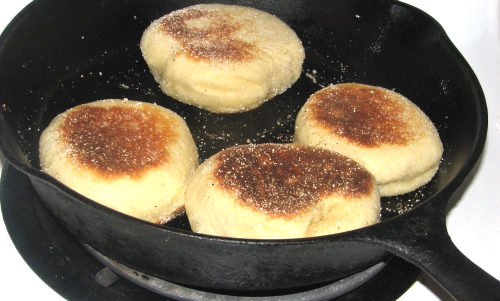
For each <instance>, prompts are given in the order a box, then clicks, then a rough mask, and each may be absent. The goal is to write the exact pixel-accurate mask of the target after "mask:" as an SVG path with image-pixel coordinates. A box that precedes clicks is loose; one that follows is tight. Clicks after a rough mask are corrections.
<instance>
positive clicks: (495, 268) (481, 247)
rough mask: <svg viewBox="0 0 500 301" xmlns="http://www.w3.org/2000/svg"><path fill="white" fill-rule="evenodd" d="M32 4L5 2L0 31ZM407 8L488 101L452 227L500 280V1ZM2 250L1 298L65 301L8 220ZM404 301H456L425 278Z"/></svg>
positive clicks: (430, 1)
mask: <svg viewBox="0 0 500 301" xmlns="http://www.w3.org/2000/svg"><path fill="white" fill-rule="evenodd" d="M29 2H30V0H16V1H6V0H1V1H0V31H2V30H3V29H4V28H5V26H7V24H8V23H9V22H10V20H11V19H12V18H13V17H14V16H15V15H16V14H17V13H18V12H19V11H20V10H21V9H22V8H23V7H24V6H26V5H27V4H28V3H29ZM402 2H406V3H408V4H411V5H413V6H415V7H418V8H420V9H421V10H423V11H425V12H427V13H428V14H429V15H431V16H432V17H434V18H435V19H436V20H437V21H438V22H439V23H440V24H441V25H442V26H443V28H444V29H445V30H446V32H447V34H448V36H449V37H450V39H451V40H452V41H453V43H454V44H455V46H457V48H458V49H459V50H460V52H461V53H462V55H463V56H464V57H465V58H466V60H467V61H468V62H469V64H470V65H471V66H472V68H473V70H474V72H475V73H476V75H477V77H478V78H479V81H480V83H481V85H482V87H483V90H484V93H485V95H486V99H487V102H488V112H489V129H488V138H487V141H486V147H485V151H484V154H483V160H482V163H481V164H480V166H479V167H478V170H477V173H476V175H475V176H474V178H473V179H472V181H471V183H470V185H469V186H468V187H467V189H466V190H465V192H464V193H463V195H462V197H461V198H460V199H459V201H458V202H457V204H456V205H455V206H454V207H453V208H452V209H451V210H450V212H449V214H448V216H447V227H448V231H449V233H450V236H451V238H452V240H453V242H454V243H455V244H456V246H457V247H458V248H459V249H460V250H461V251H462V252H463V253H464V254H465V255H466V256H467V257H469V258H470V259H471V260H472V261H474V262H475V263H476V264H477V265H479V266H480V267H482V268H483V269H484V270H486V271H487V272H488V273H490V274H491V275H493V276H494V277H496V278H497V279H500V197H499V195H500V183H499V180H500V160H499V159H498V156H499V154H500V99H499V98H500V0H474V1H470V0H405V1H402ZM0 84H1V83H0ZM0 156H1V155H0ZM0 168H1V163H0ZM0 246H1V247H0V269H1V273H0V283H1V284H2V285H1V286H2V289H1V292H0V294H1V296H15V299H16V300H30V299H32V300H35V299H36V300H52V301H56V300H63V298H62V297H60V296H59V295H58V294H57V293H55V292H54V291H53V290H52V289H51V288H49V287H48V286H47V285H46V284H45V283H44V282H43V281H41V280H40V279H39V278H38V276H36V275H35V274H34V273H33V271H32V270H31V269H30V268H29V267H28V266H27V265H26V263H25V262H24V260H23V259H22V258H21V256H20V255H19V253H18V252H17V251H16V249H15V247H14V245H13V244H12V242H11V240H10V237H9V236H8V234H7V231H6V229H5V225H4V223H3V217H2V219H1V221H0ZM1 299H3V298H1ZM399 300H402V301H414V300H428V301H432V300H453V299H452V298H451V297H450V296H449V295H448V294H447V293H446V292H444V291H443V290H442V289H441V288H440V287H439V286H438V285H437V284H436V283H434V282H433V281H432V279H430V278H429V277H426V276H425V275H424V276H423V277H422V278H421V279H420V280H419V281H417V282H416V283H415V284H414V285H413V286H412V287H411V288H410V289H409V290H408V291H407V292H406V293H405V294H404V295H403V296H402V297H401V298H400V299H399Z"/></svg>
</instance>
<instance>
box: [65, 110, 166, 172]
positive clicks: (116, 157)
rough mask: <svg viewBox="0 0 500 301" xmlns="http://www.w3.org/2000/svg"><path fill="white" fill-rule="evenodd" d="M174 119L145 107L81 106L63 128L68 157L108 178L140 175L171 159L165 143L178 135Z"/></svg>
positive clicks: (69, 116) (69, 115)
mask: <svg viewBox="0 0 500 301" xmlns="http://www.w3.org/2000/svg"><path fill="white" fill-rule="evenodd" d="M172 122H173V121H171V120H170V119H169V118H167V117H165V116H162V115H159V114H158V113H155V112H153V111H152V110H151V109H149V108H145V107H134V108H123V107H94V106H82V107H80V108H78V109H75V110H73V111H72V112H70V113H69V114H68V115H67V116H66V118H65V120H64V123H63V124H62V126H61V128H60V130H61V137H62V139H64V140H65V143H66V144H67V145H69V149H68V156H72V157H74V159H75V160H76V161H77V162H79V163H80V164H81V165H82V166H89V167H92V168H93V169H95V170H97V171H98V172H99V173H101V174H102V176H104V177H107V178H113V177H117V176H122V175H127V176H130V177H137V176H140V174H141V172H143V171H145V170H147V169H149V168H153V167H156V166H159V165H161V164H165V163H166V162H167V161H168V159H169V156H168V152H167V148H166V145H168V143H169V141H171V140H172V139H173V138H174V135H176V134H175V132H174V131H173V129H172Z"/></svg>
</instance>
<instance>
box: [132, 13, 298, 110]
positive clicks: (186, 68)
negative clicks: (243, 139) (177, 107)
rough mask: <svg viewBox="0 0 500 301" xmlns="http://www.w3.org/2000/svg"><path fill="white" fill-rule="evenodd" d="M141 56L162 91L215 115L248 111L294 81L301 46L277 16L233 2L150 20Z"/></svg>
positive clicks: (283, 89)
mask: <svg viewBox="0 0 500 301" xmlns="http://www.w3.org/2000/svg"><path fill="white" fill-rule="evenodd" d="M140 47H141V51H142V54H143V57H144V59H145V61H146V63H147V64H148V66H149V68H150V70H151V72H152V74H153V75H154V78H155V80H156V81H157V82H158V83H159V84H160V88H161V89H162V91H163V92H164V93H165V94H167V95H169V96H171V97H173V98H175V99H177V100H179V101H181V102H184V103H187V104H190V105H194V106H198V107H201V108H204V109H207V110H209V111H212V112H216V113H236V112H243V111H248V110H252V109H254V108H256V107H258V106H260V105H261V104H262V103H263V102H265V101H266V100H269V99H271V98H273V97H274V96H276V95H278V94H281V93H282V92H284V91H285V90H286V89H288V88H289V87H290V86H291V85H292V84H293V83H295V81H296V80H297V79H298V78H299V76H300V74H301V72H302V63H303V61H304V56H305V54H304V49H303V46H302V43H301V41H300V39H299V38H298V37H297V35H296V34H295V32H294V31H293V30H292V29H291V28H290V27H289V26H288V25H286V24H285V23H284V22H282V21H281V20H280V19H278V18H277V17H275V16H273V15H271V14H268V13H266V12H263V11H260V10H257V9H254V8H250V7H243V6H237V5H224V4H200V5H195V6H190V7H187V8H184V9H181V10H178V11H173V12H171V13H170V14H168V15H165V16H163V17H161V18H159V19H157V20H155V21H154V22H153V23H152V24H151V25H150V26H149V27H148V28H147V29H146V30H145V31H144V34H143V36H142V39H141V44H140Z"/></svg>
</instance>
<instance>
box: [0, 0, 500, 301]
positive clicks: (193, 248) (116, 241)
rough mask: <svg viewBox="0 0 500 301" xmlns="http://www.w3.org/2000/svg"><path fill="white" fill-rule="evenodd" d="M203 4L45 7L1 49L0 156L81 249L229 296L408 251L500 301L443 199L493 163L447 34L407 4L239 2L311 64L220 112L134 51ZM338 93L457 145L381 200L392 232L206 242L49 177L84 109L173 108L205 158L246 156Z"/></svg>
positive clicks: (327, 275) (425, 265) (481, 112)
mask: <svg viewBox="0 0 500 301" xmlns="http://www.w3.org/2000/svg"><path fill="white" fill-rule="evenodd" d="M200 2H203V1H166V0H147V1H139V0H127V1H125V0H100V1H99V0H82V1H67V0H39V1H34V2H33V3H32V4H30V5H29V6H28V7H27V8H26V9H25V10H23V11H22V12H21V13H20V14H19V15H18V16H17V17H16V18H15V20H14V21H13V22H12V23H11V24H10V25H9V26H8V27H7V29H6V30H5V32H4V33H3V34H2V36H1V38H0V82H1V88H0V99H1V104H2V108H1V114H2V122H1V127H0V137H1V140H0V141H1V150H2V152H3V153H4V155H5V157H6V158H7V159H8V160H9V161H10V162H11V163H12V164H13V165H14V166H15V167H16V168H18V169H19V170H21V171H23V172H24V173H26V174H27V175H28V176H29V177H30V180H31V182H32V184H33V186H34V187H35V189H36V190H37V193H38V194H39V195H40V197H41V198H42V200H43V201H44V203H45V204H46V206H47V207H48V208H49V209H50V210H51V211H52V212H53V213H54V214H55V216H57V217H58V218H59V219H60V220H61V221H62V223H63V224H64V225H66V227H68V229H69V230H70V231H71V232H72V233H73V234H74V235H75V236H76V237H78V238H79V239H80V240H81V242H83V243H85V244H88V245H90V246H91V247H92V248H94V249H95V250H97V251H99V252H100V253H102V254H103V255H106V256H108V257H109V258H111V259H114V260H116V261H118V262H121V263H123V264H125V265H128V266H130V267H132V268H134V269H136V270H140V271H142V272H144V273H146V274H150V275H153V276H157V277H159V278H163V279H166V280H169V281H173V282H176V283H180V284H183V285H187V286H192V287H200V288H205V289H210V290H217V291H247V292H255V291H276V290H282V289H289V288H292V287H301V286H308V285H316V284H319V283H321V282H326V281H330V280H333V279H337V278H340V277H345V276H347V275H350V274H353V273H355V272H357V271H360V270H363V269H366V268H367V267H370V266H372V265H374V264H376V263H377V262H380V261H382V260H387V258H388V257H389V256H390V254H396V255H398V256H400V257H402V258H404V259H406V260H408V261H409V262H412V263H414V264H416V265H417V266H419V267H420V268H422V270H424V271H425V272H427V273H428V274H429V275H430V276H432V277H433V278H434V279H435V280H437V282H439V283H440V284H441V285H442V286H443V287H444V288H445V289H446V290H448V291H449V292H450V293H451V294H452V295H453V296H454V297H456V298H457V299H463V300H488V299H491V300H493V299H495V300H499V299H500V283H499V282H498V281H497V280H496V279H494V278H493V277H491V276H490V275H488V274H487V273H485V272H484V271H482V270H481V269H480V268H478V267H477V266H476V265H475V264H474V263H472V262H471V261H470V260H468V259H467V258H466V257H465V256H464V255H463V254H462V253H461V252H460V251H459V250H458V249H457V248H456V247H455V246H454V245H453V243H452V242H451V239H450V237H449V236H448V234H447V231H446V226H445V210H446V206H447V202H448V200H449V199H450V197H451V196H452V195H453V193H454V192H455V191H456V190H457V188H459V186H460V185H461V184H462V182H463V181H464V179H465V178H466V176H467V174H468V173H469V172H470V170H471V169H472V168H473V167H474V165H475V164H476V161H477V160H478V159H479V157H480V154H481V152H482V149H483V145H484V142H485V138H486V131H487V109H486V103H485V99H484V95H483V93H482V90H481V87H480V85H479V83H478V80H477V78H476V77H475V75H474V73H473V72H472V70H471V69H470V67H469V66H468V64H467V63H466V61H465V60H464V58H463V57H462V56H461V55H460V53H458V51H457V50H456V48H455V47H454V46H453V45H452V43H451V42H450V41H449V39H448V38H447V36H446V34H445V33H444V31H443V29H442V28H441V27H440V26H439V24H437V23H436V22H435V21H434V20H433V19H431V18H430V17H429V16H427V15H425V14H424V13H422V12H421V11H418V10H416V9H414V8H412V7H410V6H408V5H406V4H402V3H399V2H397V1H372V0H338V1H326V0H325V1H307V0H302V1H290V2H281V1H259V0H246V1H243V0H241V1H234V2H230V3H238V4H241V5H247V6H253V7H256V8H258V9H261V10H264V11H267V12H270V13H272V14H275V15H277V16H278V17H279V18H281V19H282V20H284V21H285V22H286V23H288V24H289V25H290V26H291V27H292V28H293V29H294V30H295V31H296V32H297V34H298V36H299V37H300V38H301V39H302V41H303V44H304V46H305V49H306V61H305V63H304V71H303V74H302V76H301V78H300V79H299V80H298V82H297V83H296V84H295V85H293V86H292V87H291V88H290V89H289V90H287V91H286V92H285V93H284V94H282V95H280V96H278V97H276V98H275V99H273V100H271V101H269V102H267V103H266V104H264V105H263V106H262V107H260V108H258V109H256V110H254V111H251V112H248V113H241V114H234V115H217V114H211V113H208V112H207V111H204V110H200V109H197V108H194V107H191V106H187V105H183V104H181V103H179V102H177V101H175V100H173V99H171V98H169V97H167V96H165V95H164V94H163V93H161V91H160V90H159V89H158V85H157V84H156V83H155V82H154V80H153V77H152V76H151V74H150V73H149V71H148V69H147V66H146V65H145V63H144V61H143V59H142V57H141V55H140V51H139V48H138V42H139V40H140V37H141V35H142V32H143V30H144V29H145V28H146V27H147V26H148V25H149V23H150V22H151V21H153V20H154V19H156V18H158V17H160V16H161V15H164V14H166V13H168V12H170V11H172V10H175V9H179V8H181V7H184V6H188V5H192V4H195V3H200ZM220 2H229V1H220ZM338 82H361V83H366V84H372V85H377V86H382V87H386V88H390V89H395V90H396V91H397V92H400V93H402V94H403V95H405V96H407V97H409V98H410V99H411V100H412V101H414V102H415V103H416V104H417V105H418V106H420V108H421V109H422V110H423V111H425V113H427V115H428V116H429V117H430V118H431V120H432V121H433V122H434V123H435V124H436V126H437V128H438V131H439V134H440V136H441V139H442V140H443V143H444V147H445V152H444V155H443V161H442V164H441V167H440V169H439V172H438V173H437V175H436V177H435V179H434V180H433V181H432V182H431V183H429V184H428V185H426V186H424V187H423V188H421V189H419V190H417V191H415V192H412V193H408V194H406V195H402V196H398V197H393V198H384V199H383V200H382V202H383V207H384V209H383V212H382V222H381V223H379V224H377V225H374V226H371V227H367V228H364V229H359V230H356V231H351V232H347V233H342V234H337V235H330V236H324V237H317V238H308V239H291V240H280V241H277V240H272V241H265V240H264V241H263V240H242V239H231V238H220V237H213V236H205V235H198V234H193V233H192V232H190V231H189V229H186V225H185V221H184V222H183V221H182V219H181V220H176V221H174V222H173V223H172V224H170V225H167V226H159V225H153V224H149V223H146V222H143V221H140V220H136V219H133V218H131V217H128V216H125V215H123V214H120V213H117V212H115V211H112V210H110V209H107V208H105V207H103V206H100V205H99V204H96V203H95V202H93V201H91V200H89V199H86V198H84V197H82V196H81V195H79V194H77V193H75V192H74V191H72V190H70V189H68V188H67V187H64V186H63V185H61V184H60V183H58V182H57V181H55V180H54V179H53V178H51V177H50V176H48V175H46V174H44V173H42V172H40V171H39V162H38V139H39V136H40V133H41V131H42V130H43V129H44V128H45V127H46V126H47V124H48V123H49V122H50V121H51V120H52V118H54V117H55V116H56V115H57V114H59V113H61V112H63V111H64V110H66V109H68V108H70V107H73V106H75V105H77V104H81V103H85V102H90V101H93V100H97V99H105V98H129V99H135V100H142V101H147V102H155V103H157V104H160V105H162V106H165V107H168V108H170V109H172V110H174V111H176V112H177V113H179V114H180V115H182V116H183V117H185V119H186V121H187V123H188V125H189V126H190V128H191V131H192V133H193V136H194V138H195V140H196V142H197V144H198V147H199V152H200V155H201V160H203V159H206V158H207V157H208V156H210V155H212V154H214V153H216V152H217V151H219V150H221V149H223V148H225V147H228V146H231V145H235V144H244V143H249V142H251V143H262V142H280V143H286V142H289V141H290V140H291V137H292V135H293V124H294V121H295V115H296V113H297V112H298V110H299V109H300V107H301V105H302V104H303V103H304V101H305V100H306V99H307V97H308V96H309V95H310V94H312V93H313V92H315V91H317V90H318V89H320V88H321V86H324V85H328V84H330V83H338ZM410 209H411V210H410Z"/></svg>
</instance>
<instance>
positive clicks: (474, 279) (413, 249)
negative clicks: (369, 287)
mask: <svg viewBox="0 0 500 301" xmlns="http://www.w3.org/2000/svg"><path fill="white" fill-rule="evenodd" d="M446 204H447V202H444V201H443V200H434V201H431V200H429V201H427V202H425V203H423V204H421V205H420V206H418V207H416V208H414V209H413V210H411V211H409V212H407V213H406V214H404V215H402V216H399V217H397V218H396V219H397V220H396V221H395V223H393V224H392V225H391V227H389V231H388V230H387V228H385V227H384V228H383V231H376V233H375V237H372V239H373V241H372V242H375V243H377V244H380V245H383V246H384V247H385V248H386V249H387V250H388V251H390V252H392V253H393V254H395V255H397V256H399V257H401V258H403V259H405V260H406V261H408V262H411V263H413V264H414V265H416V266H418V267H419V268H420V269H422V270H423V271H424V272H426V273H427V274H428V275H429V276H431V277H432V278H433V279H434V280H435V281H436V282H437V283H439V284H440V285H441V286H442V287H443V288H444V289H445V290H446V291H447V292H448V293H449V294H450V295H451V296H453V298H455V299H456V300H462V301H469V300H470V301H478V300H481V301H487V300H495V301H498V300H500V281H498V280H497V279H495V278H494V277H492V276H491V275H489V274H488V273H486V272H485V271H484V270H482V269H481V268H480V267H478V266H477V265H476V264H475V263H473V262H472V261H471V260H469V259H468V258H467V257H466V256H465V255H464V254H463V253H462V252H461V251H460V250H459V249H458V248H457V247H456V246H455V245H454V244H453V242H452V240H451V238H450V236H449V235H448V231H447V229H446V220H445V216H446V214H445V211H446ZM380 229H381V230H382V228H380ZM377 230H378V229H377Z"/></svg>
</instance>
